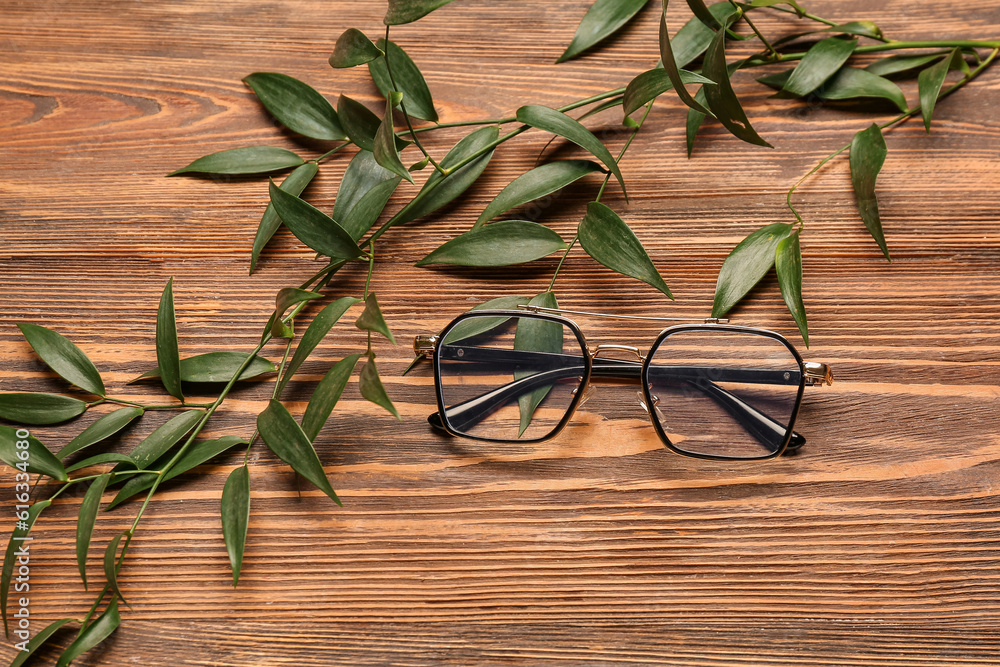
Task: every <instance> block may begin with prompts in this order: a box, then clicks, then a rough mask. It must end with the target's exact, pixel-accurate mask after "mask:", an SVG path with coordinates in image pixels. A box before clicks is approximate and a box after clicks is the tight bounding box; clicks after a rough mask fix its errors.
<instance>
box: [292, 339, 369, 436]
mask: <svg viewBox="0 0 1000 667" xmlns="http://www.w3.org/2000/svg"><path fill="white" fill-rule="evenodd" d="M360 358H361V355H360V354H352V355H349V356H346V357H344V358H343V359H341V360H340V361H338V362H337V363H335V364H334V365H333V366H332V367H331V368H330V370H328V371H327V372H326V375H324V376H323V379H322V380H320V381H319V384H318V385H316V389H315V390H314V391H313V394H312V398H310V399H309V405H307V406H306V413H305V414H304V415H303V416H302V431H303V432H304V433H305V434H306V437H307V438H309V440H310V442H311V441H313V440H315V439H316V436H317V435H319V432H320V429H322V428H323V425H324V424H326V420H327V419H329V418H330V413H331V412H333V408H334V407H336V405H337V401H338V400H340V395H341V394H343V393H344V388H345V387H346V386H347V381H348V380H349V379H350V377H351V373H353V372H354V367H355V366H356V365H357V364H358V359H360Z"/></svg>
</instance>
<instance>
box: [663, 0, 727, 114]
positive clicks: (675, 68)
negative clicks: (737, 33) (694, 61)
mask: <svg viewBox="0 0 1000 667" xmlns="http://www.w3.org/2000/svg"><path fill="white" fill-rule="evenodd" d="M668 2H669V0H663V10H662V11H661V12H660V61H661V62H662V63H663V69H664V70H665V71H666V73H667V76H668V77H670V82H671V83H672V84H673V85H674V91H675V92H676V93H677V97H679V98H680V100H681V101H682V102H684V104H686V105H688V106H689V107H691V108H692V109H695V110H696V111H700V112H701V113H703V114H706V115H707V114H711V113H712V112H711V111H709V110H708V109H706V108H705V106H704V105H702V104H699V103H698V102H696V101H695V99H694V98H693V97H691V93H689V92H688V91H687V89H686V88H685V87H684V80H683V79H682V78H681V72H680V68H681V65H680V64H679V62H678V61H677V59H676V58H675V56H674V48H673V44H672V43H671V41H670V31H669V29H668V28H667V3H668ZM727 4H728V3H727ZM699 23H700V21H699ZM727 25H728V24H727ZM686 27H687V26H685V28H686ZM702 28H704V29H705V30H708V31H709V32H711V29H710V28H707V27H705V26H704V25H702ZM692 32H694V31H692ZM678 37H680V32H678ZM714 39H715V33H714V32H712V35H711V38H710V39H709V42H708V45H709V46H710V45H711V43H712V40H714ZM694 41H695V40H693V39H692V42H691V43H692V48H693V46H700V45H699V44H695V43H694ZM698 41H700V39H699V40H698ZM685 43H687V42H685ZM705 48H706V49H707V48H708V46H706V47H705ZM695 57H697V56H695ZM702 69H703V70H704V68H702Z"/></svg>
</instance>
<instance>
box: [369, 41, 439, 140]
mask: <svg viewBox="0 0 1000 667" xmlns="http://www.w3.org/2000/svg"><path fill="white" fill-rule="evenodd" d="M377 46H378V48H379V49H381V50H382V51H383V52H385V55H384V56H380V57H378V58H376V59H374V60H372V61H371V62H369V63H368V71H369V72H370V73H371V76H372V80H373V81H374V82H375V86H376V87H377V88H378V89H379V92H381V93H382V96H383V97H385V98H389V96H390V93H391V92H393V91H398V92H400V93H403V108H404V109H405V110H406V113H407V115H409V116H411V117H413V118H422V119H423V120H429V121H433V122H435V123H436V122H437V119H438V115H437V111H435V110H434V100H433V99H431V91H430V89H429V88H428V87H427V82H426V81H424V75H423V74H421V73H420V68H419V67H417V64H416V63H415V62H413V60H411V59H410V56H408V55H407V54H406V51H404V50H403V49H401V48H400V47H399V45H398V44H396V43H395V42H386V41H385V40H384V39H380V40H378V42H377ZM386 58H388V59H389V64H388V65H386ZM390 70H391V71H392V78H391V80H390V78H389V72H390ZM393 83H395V84H396V85H393Z"/></svg>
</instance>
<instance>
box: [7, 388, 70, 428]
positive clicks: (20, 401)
mask: <svg viewBox="0 0 1000 667" xmlns="http://www.w3.org/2000/svg"><path fill="white" fill-rule="evenodd" d="M86 409H87V404H86V403H85V402H84V401H81V400H80V399H78V398H71V397H69V396H61V395H59V394H43V393H13V394H0V419H6V420H7V421H12V422H16V423H19V424H58V423H59V422H64V421H66V420H68V419H72V418H73V417H78V416H80V415H82V414H83V412H84V410H86Z"/></svg>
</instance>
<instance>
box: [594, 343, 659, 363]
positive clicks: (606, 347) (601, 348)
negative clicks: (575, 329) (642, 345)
mask: <svg viewBox="0 0 1000 667" xmlns="http://www.w3.org/2000/svg"><path fill="white" fill-rule="evenodd" d="M602 352H629V353H631V354H634V355H635V357H636V359H638V360H639V361H645V360H646V356H645V355H644V354H643V353H642V352H640V351H639V348H637V347H632V346H631V345H615V344H613V343H605V344H602V345H598V346H597V347H595V348H593V349H591V350H588V351H587V353H588V354H589V355H590V358H591V359H596V358H597V356H598V355H599V354H601V353H602Z"/></svg>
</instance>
